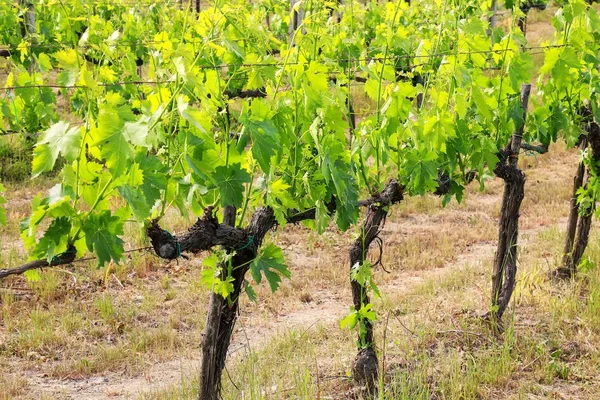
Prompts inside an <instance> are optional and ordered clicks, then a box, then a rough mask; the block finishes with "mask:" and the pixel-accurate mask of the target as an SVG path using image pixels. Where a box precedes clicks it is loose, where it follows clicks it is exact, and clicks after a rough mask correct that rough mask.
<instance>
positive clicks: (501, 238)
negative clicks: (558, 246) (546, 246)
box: [491, 84, 531, 320]
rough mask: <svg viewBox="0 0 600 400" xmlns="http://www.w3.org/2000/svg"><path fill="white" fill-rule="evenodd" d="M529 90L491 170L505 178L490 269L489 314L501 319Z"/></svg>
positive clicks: (512, 261) (521, 192)
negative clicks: (518, 122)
mask: <svg viewBox="0 0 600 400" xmlns="http://www.w3.org/2000/svg"><path fill="white" fill-rule="evenodd" d="M530 92H531V85H530V84H527V85H523V86H522V87H521V107H522V109H523V123H522V124H521V125H520V126H519V127H517V129H516V130H515V132H514V134H513V135H512V137H511V139H510V141H509V144H508V146H507V147H506V149H504V150H502V151H501V152H500V154H499V158H500V161H499V162H498V163H497V164H496V167H495V168H494V174H495V175H496V176H497V177H499V178H501V179H502V180H504V195H503V197H502V208H501V210H500V221H499V232H498V248H497V250H496V254H495V256H494V264H493V271H492V311H491V315H492V316H494V317H495V318H496V319H497V320H500V319H501V318H502V315H503V314H504V312H505V311H506V308H507V306H508V303H509V301H510V298H511V295H512V293H513V291H514V288H515V282H516V275H517V239H518V236H519V210H520V208H521V202H522V201H523V197H524V196H525V174H524V173H523V172H522V171H521V170H520V169H519V168H518V166H517V163H518V161H519V151H520V149H521V141H522V138H523V131H524V129H525V121H526V118H527V106H528V104H529V94H530Z"/></svg>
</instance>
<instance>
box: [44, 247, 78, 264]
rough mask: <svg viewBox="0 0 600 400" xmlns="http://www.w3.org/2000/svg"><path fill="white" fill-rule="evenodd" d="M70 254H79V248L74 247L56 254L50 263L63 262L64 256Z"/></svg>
mask: <svg viewBox="0 0 600 400" xmlns="http://www.w3.org/2000/svg"><path fill="white" fill-rule="evenodd" d="M68 254H77V250H75V249H73V250H66V251H64V252H62V253H60V254H57V255H55V256H54V257H52V260H51V261H50V265H52V264H59V263H60V262H62V258H63V256H66V255H68Z"/></svg>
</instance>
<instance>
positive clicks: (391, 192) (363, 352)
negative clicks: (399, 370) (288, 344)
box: [350, 180, 403, 397]
mask: <svg viewBox="0 0 600 400" xmlns="http://www.w3.org/2000/svg"><path fill="white" fill-rule="evenodd" d="M379 198H380V200H379V201H376V202H373V203H372V204H370V205H369V207H368V210H367V213H366V216H365V220H364V222H363V225H362V227H361V231H360V236H359V237H358V238H357V239H356V240H355V241H354V243H353V245H352V247H351V248H350V270H351V271H352V270H353V269H354V268H358V267H359V266H361V265H362V264H363V263H364V262H365V260H366V259H367V254H368V252H369V246H370V245H371V243H372V242H373V241H374V240H375V239H376V238H377V237H378V234H379V232H380V231H381V229H382V228H383V226H384V225H385V219H386V216H387V213H388V208H389V206H391V205H392V204H395V203H398V202H400V201H401V200H402V199H403V195H402V188H401V186H400V185H399V184H398V183H397V182H396V181H394V180H392V181H390V182H389V183H388V184H387V185H386V187H385V189H384V190H383V192H382V193H381V195H380V196H379ZM350 285H351V287H352V301H353V304H354V309H355V310H356V311H358V310H360V309H361V308H362V307H364V306H366V305H367V304H369V303H370V299H369V295H368V293H367V288H366V287H365V286H363V285H361V284H360V283H359V282H357V281H356V280H354V279H351V280H350ZM360 324H363V327H362V328H361V333H359V338H358V344H359V345H358V354H357V355H356V358H355V359H354V365H353V368H352V372H353V376H354V381H355V383H356V384H357V385H358V386H360V387H364V388H365V390H366V395H367V396H368V397H372V396H373V395H374V394H375V391H376V388H377V380H378V360H377V353H376V351H375V350H376V349H375V339H374V335H373V323H372V322H371V321H369V320H367V319H362V320H360Z"/></svg>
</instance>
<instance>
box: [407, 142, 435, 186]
mask: <svg viewBox="0 0 600 400" xmlns="http://www.w3.org/2000/svg"><path fill="white" fill-rule="evenodd" d="M437 167H438V163H437V161H436V154H435V153H434V152H432V151H427V152H417V151H413V152H410V153H408V154H407V155H406V163H405V165H404V171H405V172H404V173H405V175H406V176H407V177H409V179H410V180H409V183H408V185H407V188H408V189H409V191H410V192H411V193H416V194H420V195H423V194H425V193H427V192H431V191H434V190H435V189H436V188H437Z"/></svg>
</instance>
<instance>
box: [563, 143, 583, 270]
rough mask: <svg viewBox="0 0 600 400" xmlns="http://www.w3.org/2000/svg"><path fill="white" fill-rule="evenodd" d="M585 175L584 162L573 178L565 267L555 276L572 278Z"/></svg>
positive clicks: (564, 251)
mask: <svg viewBox="0 0 600 400" xmlns="http://www.w3.org/2000/svg"><path fill="white" fill-rule="evenodd" d="M586 147H587V138H583V139H582V143H581V148H582V149H585V148H586ZM584 174H585V164H584V162H583V160H582V161H580V162H579V165H577V171H576V172H575V176H574V177H573V191H572V195H571V200H570V201H569V218H568V220H567V234H566V237H565V247H564V250H563V258H562V264H563V267H562V268H559V269H557V270H556V271H555V275H558V276H562V277H567V276H571V272H572V269H573V246H574V244H575V234H576V233H577V225H578V221H579V204H578V202H577V192H578V191H579V189H580V188H581V187H582V186H583V176H584Z"/></svg>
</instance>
